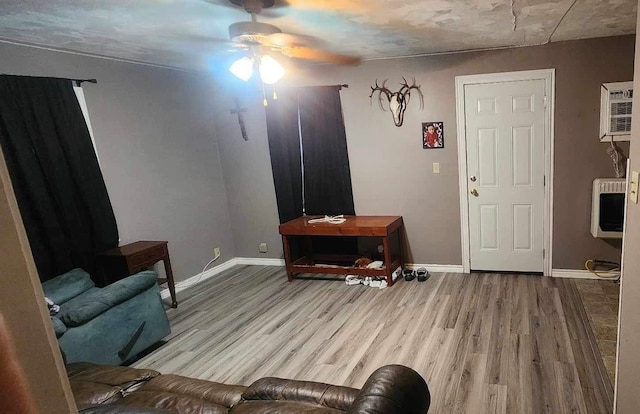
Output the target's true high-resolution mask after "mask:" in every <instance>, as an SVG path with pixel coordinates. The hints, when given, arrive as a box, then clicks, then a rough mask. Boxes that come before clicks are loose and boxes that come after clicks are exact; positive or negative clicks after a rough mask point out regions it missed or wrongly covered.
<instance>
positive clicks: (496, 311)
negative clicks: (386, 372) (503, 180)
mask: <svg viewBox="0 0 640 414" xmlns="http://www.w3.org/2000/svg"><path fill="white" fill-rule="evenodd" d="M179 303H180V305H179V307H178V309H169V310H168V315H169V319H170V320H171V327H172V334H171V335H170V336H169V337H168V343H167V344H166V345H164V346H162V347H161V348H159V349H158V350H156V351H155V352H153V353H152V354H150V355H148V356H146V357H145V358H143V359H141V360H140V361H138V362H137V363H136V364H135V366H136V367H144V368H152V369H157V370H159V371H161V372H163V373H176V374H181V375H186V376H191V377H197V378H203V379H208V380H213V381H217V382H225V383H235V384H247V385H248V384H250V383H251V382H252V381H254V380H256V379H258V378H260V377H263V376H278V377H285V378H295V379H300V380H313V381H322V382H328V383H333V384H339V385H347V386H352V387H361V386H362V384H363V383H364V381H365V380H366V378H367V377H368V376H369V374H371V372H372V371H374V370H375V369H376V368H378V367H380V366H382V365H384V364H392V363H397V364H403V365H407V366H410V367H412V368H413V369H415V370H416V371H418V372H419V373H420V374H421V375H422V376H423V377H424V378H425V379H426V380H427V383H428V384H429V388H430V390H431V394H432V404H431V409H430V410H429V413H431V414H435V413H447V414H448V413H474V414H475V413H485V412H486V413H510V414H511V413H532V414H539V413H554V414H555V413H569V412H571V413H574V412H575V413H610V412H612V409H611V407H612V399H613V396H612V394H613V393H612V389H611V384H610V383H609V381H608V379H607V378H606V371H605V369H604V366H603V363H602V361H601V359H600V358H599V354H598V353H597V352H598V350H597V344H596V343H595V339H594V338H593V334H592V333H591V330H590V328H589V327H588V320H587V316H586V314H585V311H584V308H583V307H582V304H581V302H580V296H579V293H578V291H577V289H576V287H575V284H574V283H573V282H572V281H571V280H563V279H551V278H545V277H542V276H527V275H504V274H471V275H458V274H433V275H432V276H431V278H430V279H429V280H428V281H427V282H424V283H420V282H417V281H416V280H413V281H411V282H405V281H404V280H401V281H399V282H398V283H396V284H395V285H394V286H393V287H391V288H387V289H383V290H379V289H375V288H370V287H366V286H361V285H359V286H347V285H345V284H344V283H343V282H338V281H327V280H299V279H298V280H295V281H293V282H292V283H289V282H287V278H286V275H285V272H284V268H282V267H262V266H237V267H234V268H232V269H230V270H228V271H225V272H223V273H221V274H219V275H216V276H214V277H213V278H212V279H209V280H207V281H206V282H203V283H201V284H199V285H198V286H196V287H194V288H191V289H188V290H185V291H183V292H181V293H180V294H179Z"/></svg>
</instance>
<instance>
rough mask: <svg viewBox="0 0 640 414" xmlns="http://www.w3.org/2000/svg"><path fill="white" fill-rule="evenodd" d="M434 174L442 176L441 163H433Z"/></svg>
mask: <svg viewBox="0 0 640 414" xmlns="http://www.w3.org/2000/svg"><path fill="white" fill-rule="evenodd" d="M433 173H434V174H440V163H439V162H434V163H433Z"/></svg>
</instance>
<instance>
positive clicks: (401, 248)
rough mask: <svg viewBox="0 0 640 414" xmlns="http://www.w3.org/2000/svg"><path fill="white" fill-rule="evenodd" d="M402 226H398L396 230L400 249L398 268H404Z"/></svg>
mask: <svg viewBox="0 0 640 414" xmlns="http://www.w3.org/2000/svg"><path fill="white" fill-rule="evenodd" d="M402 230H404V227H402V226H400V227H398V229H397V230H396V232H397V234H398V248H399V249H400V268H401V269H404V231H402Z"/></svg>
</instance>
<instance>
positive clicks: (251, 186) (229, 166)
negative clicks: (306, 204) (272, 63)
mask: <svg viewBox="0 0 640 414" xmlns="http://www.w3.org/2000/svg"><path fill="white" fill-rule="evenodd" d="M224 81H227V82H229V83H230V84H231V85H233V86H235V87H237V88H239V89H236V90H234V92H233V93H225V92H224V88H223V87H222V86H221V87H220V90H221V91H223V92H222V93H223V94H222V95H221V96H219V100H218V102H219V104H218V108H219V110H218V111H216V121H215V122H216V135H217V136H218V137H219V141H218V142H219V148H220V158H221V160H222V169H223V170H224V178H225V187H226V189H227V199H228V201H229V215H230V216H231V223H232V226H233V235H234V240H235V247H236V255H237V256H239V257H266V258H281V257H282V241H281V239H280V236H279V234H278V224H280V222H279V220H278V206H277V204H276V195H275V188H274V185H273V176H272V175H271V159H270V158H269V144H268V141H267V126H266V119H265V111H264V107H263V105H262V95H261V94H260V93H259V92H258V91H257V90H255V89H252V88H251V87H247V86H246V85H244V84H240V83H239V82H236V81H235V80H234V79H230V78H224ZM228 85H229V84H228V83H227V86H228ZM234 97H238V99H239V101H240V104H241V105H242V107H244V108H246V109H247V112H246V113H245V114H244V115H243V116H244V121H245V125H246V128H247V135H248V137H249V140H248V141H244V140H243V139H242V135H241V133H240V126H239V124H238V116H237V115H234V114H231V113H230V111H229V109H230V108H232V107H233V106H234V103H233V100H234ZM261 242H265V243H267V246H268V249H269V251H268V252H267V253H260V252H259V251H258V245H259V244H260V243H261Z"/></svg>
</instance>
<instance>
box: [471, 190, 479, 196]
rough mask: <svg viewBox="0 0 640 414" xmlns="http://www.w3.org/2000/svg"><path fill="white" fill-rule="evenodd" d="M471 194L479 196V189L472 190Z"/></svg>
mask: <svg viewBox="0 0 640 414" xmlns="http://www.w3.org/2000/svg"><path fill="white" fill-rule="evenodd" d="M471 194H473V195H474V196H476V197H478V190H476V189H475V188H474V189H473V190H471Z"/></svg>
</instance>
